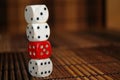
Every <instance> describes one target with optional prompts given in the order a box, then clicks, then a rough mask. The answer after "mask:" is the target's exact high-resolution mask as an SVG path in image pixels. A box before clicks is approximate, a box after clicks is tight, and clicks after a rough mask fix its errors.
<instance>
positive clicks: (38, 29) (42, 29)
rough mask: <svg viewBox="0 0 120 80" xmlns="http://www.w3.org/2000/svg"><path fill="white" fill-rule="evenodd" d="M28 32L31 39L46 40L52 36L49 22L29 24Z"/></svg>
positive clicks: (34, 40)
mask: <svg viewBox="0 0 120 80" xmlns="http://www.w3.org/2000/svg"><path fill="white" fill-rule="evenodd" d="M26 34H27V38H28V40H29V41H33V42H36V41H46V40H48V38H49V36H50V28H49V25H48V24H47V23H42V24H28V26H27V29H26Z"/></svg>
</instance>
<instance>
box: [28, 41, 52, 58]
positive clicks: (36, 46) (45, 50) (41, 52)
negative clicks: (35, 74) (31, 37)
mask: <svg viewBox="0 0 120 80" xmlns="http://www.w3.org/2000/svg"><path fill="white" fill-rule="evenodd" d="M28 53H29V56H30V58H32V59H45V58H49V57H50V56H51V54H52V49H51V45H50V43H49V41H41V42H29V43H28Z"/></svg>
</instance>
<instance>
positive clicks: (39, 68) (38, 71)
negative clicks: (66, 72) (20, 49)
mask: <svg viewBox="0 0 120 80" xmlns="http://www.w3.org/2000/svg"><path fill="white" fill-rule="evenodd" d="M28 69H29V73H30V74H31V75H32V76H34V77H47V76H49V75H50V74H51V73H52V71H53V64H52V61H51V60H50V59H49V58H47V59H41V60H37V59H31V60H30V61H29V63H28Z"/></svg>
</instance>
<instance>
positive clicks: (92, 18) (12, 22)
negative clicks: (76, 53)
mask: <svg viewBox="0 0 120 80" xmlns="http://www.w3.org/2000/svg"><path fill="white" fill-rule="evenodd" d="M30 4H46V5H47V6H48V8H49V12H50V16H49V20H48V23H49V25H50V27H51V29H52V30H51V31H53V30H54V31H57V30H58V31H60V30H65V31H68V32H77V31H78V32H79V31H81V30H86V29H87V30H91V29H103V30H115V31H120V10H119V8H120V5H119V4H120V0H0V11H1V12H0V32H1V33H9V34H24V33H25V29H26V25H27V23H26V21H25V19H24V8H25V6H26V5H30Z"/></svg>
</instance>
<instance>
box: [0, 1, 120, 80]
mask: <svg viewBox="0 0 120 80" xmlns="http://www.w3.org/2000/svg"><path fill="white" fill-rule="evenodd" d="M31 4H46V6H47V7H48V9H49V13H50V16H49V19H48V21H47V23H48V24H49V26H50V29H51V35H50V38H49V41H50V43H51V45H52V51H53V52H52V53H53V54H52V55H51V57H50V59H51V60H52V61H53V65H54V70H53V73H52V75H50V77H48V79H49V80H53V79H54V80H63V79H64V80H120V0H0V80H43V79H40V78H33V77H32V76H30V74H29V72H28V61H29V60H30V57H29V56H28V53H27V43H28V40H27V37H26V26H27V22H26V21H25V18H24V9H25V7H26V5H31ZM32 78H33V79H32Z"/></svg>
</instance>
